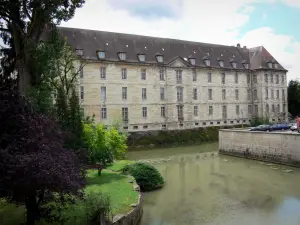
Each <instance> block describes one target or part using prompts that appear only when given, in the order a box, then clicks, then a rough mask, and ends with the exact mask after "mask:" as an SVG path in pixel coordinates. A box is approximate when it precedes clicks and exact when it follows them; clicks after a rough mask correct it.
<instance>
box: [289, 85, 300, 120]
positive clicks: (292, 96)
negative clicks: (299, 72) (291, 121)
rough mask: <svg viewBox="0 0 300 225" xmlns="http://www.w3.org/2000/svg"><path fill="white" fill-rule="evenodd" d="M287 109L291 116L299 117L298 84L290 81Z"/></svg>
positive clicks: (299, 98) (299, 92)
mask: <svg viewBox="0 0 300 225" xmlns="http://www.w3.org/2000/svg"><path fill="white" fill-rule="evenodd" d="M288 107H289V113H291V114H292V115H293V116H300V82H299V80H291V81H290V82H289V85H288Z"/></svg>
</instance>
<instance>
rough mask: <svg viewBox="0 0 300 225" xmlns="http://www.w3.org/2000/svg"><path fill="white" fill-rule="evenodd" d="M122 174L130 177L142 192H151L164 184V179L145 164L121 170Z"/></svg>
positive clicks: (150, 166)
mask: <svg viewBox="0 0 300 225" xmlns="http://www.w3.org/2000/svg"><path fill="white" fill-rule="evenodd" d="M123 172H124V173H129V174H130V175H132V176H133V177H134V178H135V180H136V182H137V184H138V185H139V186H140V188H141V190H142V191H152V190H154V189H157V188H160V187H162V186H163V184H164V179H163V177H162V176H161V174H160V173H159V171H158V170H157V169H156V168H155V167H154V166H152V165H150V164H147V163H140V162H138V163H135V164H132V165H128V166H126V167H124V168H123Z"/></svg>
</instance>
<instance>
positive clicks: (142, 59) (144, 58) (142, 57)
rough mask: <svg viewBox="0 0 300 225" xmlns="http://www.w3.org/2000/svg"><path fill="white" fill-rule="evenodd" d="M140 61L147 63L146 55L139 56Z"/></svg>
mask: <svg viewBox="0 0 300 225" xmlns="http://www.w3.org/2000/svg"><path fill="white" fill-rule="evenodd" d="M138 59H139V61H140V62H145V60H146V55H145V54H138Z"/></svg>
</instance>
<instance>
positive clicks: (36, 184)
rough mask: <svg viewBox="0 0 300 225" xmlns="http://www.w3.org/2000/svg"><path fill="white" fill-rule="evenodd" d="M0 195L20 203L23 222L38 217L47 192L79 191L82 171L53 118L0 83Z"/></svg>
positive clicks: (62, 193)
mask: <svg viewBox="0 0 300 225" xmlns="http://www.w3.org/2000/svg"><path fill="white" fill-rule="evenodd" d="M0 99H1V101H0V124H1V129H0V190H1V192H0V194H1V196H0V197H5V198H6V199H7V200H9V201H11V202H16V203H25V207H26V211H27V224H28V225H33V224H34V223H35V220H36V219H37V218H38V216H39V208H40V205H41V204H42V203H43V202H44V200H45V195H46V193H49V192H50V193H58V194H60V195H61V196H65V195H79V194H81V190H82V188H83V187H84V185H85V173H84V171H83V170H81V166H80V163H79V161H78V159H77V157H76V155H75V154H74V153H73V151H72V150H69V149H65V148H63V138H62V137H63V133H62V132H61V130H60V128H59V125H58V123H56V122H55V121H54V120H53V119H52V118H48V117H46V116H45V115H42V114H39V113H37V112H35V111H34V110H33V108H32V107H31V106H30V105H29V104H28V102H27V101H26V100H25V99H24V98H23V97H20V96H19V93H17V92H16V91H14V90H12V89H9V88H2V89H1V88H0Z"/></svg>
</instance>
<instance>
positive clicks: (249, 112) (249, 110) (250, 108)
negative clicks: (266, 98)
mask: <svg viewBox="0 0 300 225" xmlns="http://www.w3.org/2000/svg"><path fill="white" fill-rule="evenodd" d="M248 114H252V105H248Z"/></svg>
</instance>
